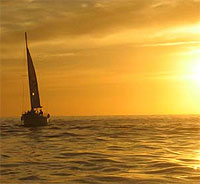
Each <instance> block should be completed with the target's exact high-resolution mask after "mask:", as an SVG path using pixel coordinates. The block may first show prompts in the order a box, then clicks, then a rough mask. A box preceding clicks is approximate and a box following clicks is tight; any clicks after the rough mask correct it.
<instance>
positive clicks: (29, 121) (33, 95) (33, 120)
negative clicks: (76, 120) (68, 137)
mask: <svg viewBox="0 0 200 184" xmlns="http://www.w3.org/2000/svg"><path fill="white" fill-rule="evenodd" d="M25 42H26V54H27V66H28V79H29V80H28V81H29V92H30V102H31V110H28V111H27V112H25V113H22V116H21V120H22V122H23V125H24V126H27V127H32V126H46V125H47V124H48V119H49V118H50V115H49V114H47V115H44V114H43V111H42V106H41V105H40V96H39V89H38V82H37V77H36V72H35V68H34V65H33V60H32V58H31V54H30V51H29V48H28V42H27V34H26V32H25Z"/></svg>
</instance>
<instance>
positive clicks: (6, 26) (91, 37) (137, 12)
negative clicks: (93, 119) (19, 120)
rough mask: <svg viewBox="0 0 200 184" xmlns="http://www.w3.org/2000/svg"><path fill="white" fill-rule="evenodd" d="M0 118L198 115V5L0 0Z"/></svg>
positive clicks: (153, 0)
mask: <svg viewBox="0 0 200 184" xmlns="http://www.w3.org/2000/svg"><path fill="white" fill-rule="evenodd" d="M0 7H1V17H0V19H1V22H0V29H1V46H0V47H1V80H0V81H1V116H20V115H21V112H22V111H24V110H27V109H28V108H30V107H29V106H30V102H29V96H28V79H27V68H26V55H25V42H24V32H25V31H26V32H28V43H29V49H30V52H31V54H32V58H33V61H34V65H35V68H36V73H37V77H38V82H39V89H40V96H41V104H42V105H43V107H44V109H46V110H47V111H48V112H49V113H50V114H52V115H54V116H57V115H123V114H127V115H129V114H132V115H134V114H137V115H139V114H196V113H200V0H57V1H56V0H20V1H19V0H1V1H0Z"/></svg>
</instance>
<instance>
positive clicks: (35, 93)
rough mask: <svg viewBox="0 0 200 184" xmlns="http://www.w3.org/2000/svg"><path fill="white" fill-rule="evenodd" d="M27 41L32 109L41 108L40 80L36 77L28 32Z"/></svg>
mask: <svg viewBox="0 0 200 184" xmlns="http://www.w3.org/2000/svg"><path fill="white" fill-rule="evenodd" d="M25 42H26V53H27V65H28V79H29V90H30V101H31V109H34V108H41V105H40V97H39V90H38V82H37V77H36V72H35V68H34V65H33V61H32V58H31V54H30V51H29V49H28V42H27V33H26V32H25Z"/></svg>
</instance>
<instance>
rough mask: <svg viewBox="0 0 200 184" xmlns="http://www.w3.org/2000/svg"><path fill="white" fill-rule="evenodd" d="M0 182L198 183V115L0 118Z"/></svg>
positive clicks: (199, 142)
mask: <svg viewBox="0 0 200 184" xmlns="http://www.w3.org/2000/svg"><path fill="white" fill-rule="evenodd" d="M0 128H1V145H0V146H1V158H0V159H1V163H0V164H1V167H0V170H1V178H0V183H6V184H7V183H12V184H18V183H20V184H21V183H24V184H25V183H69V184H71V183H72V184H78V183H80V184H82V183H85V184H90V183H91V184H102V183H105V184H110V183H117V184H129V183H130V184H132V183H139V184H146V183H147V184H154V183H155V184H156V183H192V184H193V183H194V184H196V183H197V184H198V183H200V139H199V138H200V116H109V117H59V118H52V120H51V122H50V125H49V126H47V127H40V128H26V127H23V126H21V125H20V121H19V119H16V118H7V119H5V118H4V119H1V124H0Z"/></svg>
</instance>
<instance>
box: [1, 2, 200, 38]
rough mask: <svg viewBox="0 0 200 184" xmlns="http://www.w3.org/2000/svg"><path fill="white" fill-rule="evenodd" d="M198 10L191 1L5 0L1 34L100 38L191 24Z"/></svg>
mask: <svg viewBox="0 0 200 184" xmlns="http://www.w3.org/2000/svg"><path fill="white" fill-rule="evenodd" d="M170 2H171V1H170ZM199 7H200V2H199V1H193V0H174V1H173V3H172V2H171V3H169V1H166V0H152V1H149V0H132V1H130V0H123V1H121V0H119V1H114V0H110V1H100V0H78V1H72V0H63V1H54V0H46V1H41V0H34V1H25V0H22V1H10V0H7V1H3V3H2V23H1V27H2V30H3V31H2V32H3V33H2V34H5V35H8V34H11V33H12V34H16V32H17V33H18V34H19V33H20V32H22V31H24V30H27V31H28V32H31V33H34V35H35V38H37V39H39V40H41V39H51V38H52V37H54V38H58V37H59V38H60V37H65V36H79V35H85V34H90V35H93V36H96V37H102V36H104V35H105V34H112V33H113V32H120V31H121V30H123V29H124V30H125V29H140V28H149V27H152V26H158V27H168V26H174V25H176V26H177V25H180V24H188V23H190V24H191V23H195V22H197V21H198V20H199ZM12 34H11V37H12ZM13 37H14V36H13Z"/></svg>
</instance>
